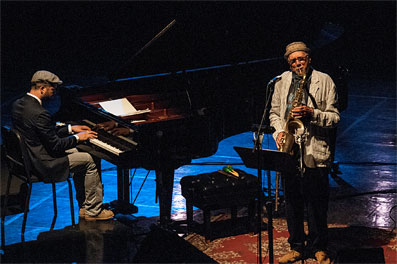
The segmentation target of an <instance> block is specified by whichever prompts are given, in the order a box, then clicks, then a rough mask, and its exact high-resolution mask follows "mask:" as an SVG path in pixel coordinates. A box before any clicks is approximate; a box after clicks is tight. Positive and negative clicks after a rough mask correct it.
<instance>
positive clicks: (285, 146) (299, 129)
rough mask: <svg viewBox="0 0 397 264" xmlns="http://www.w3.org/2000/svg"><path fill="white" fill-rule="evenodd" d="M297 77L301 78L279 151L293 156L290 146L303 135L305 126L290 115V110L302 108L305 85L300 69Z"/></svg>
mask: <svg viewBox="0 0 397 264" xmlns="http://www.w3.org/2000/svg"><path fill="white" fill-rule="evenodd" d="M298 73H299V75H301V76H302V80H301V81H300V84H299V87H298V89H297V91H296V93H295V97H294V101H293V102H292V106H291V109H290V111H289V113H288V116H287V121H286V122H285V126H284V135H283V137H282V138H281V142H280V143H281V146H280V149H279V150H280V151H281V152H286V153H289V154H290V155H293V154H294V153H293V151H292V146H293V145H294V143H295V137H296V136H300V135H303V133H304V132H305V125H304V124H303V122H302V120H300V119H298V118H294V117H293V115H292V109H294V108H295V107H298V106H302V100H303V95H304V90H303V89H304V85H305V83H306V73H305V72H303V73H302V69H301V70H299V72H298Z"/></svg>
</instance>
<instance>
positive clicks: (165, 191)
mask: <svg viewBox="0 0 397 264" xmlns="http://www.w3.org/2000/svg"><path fill="white" fill-rule="evenodd" d="M156 181H157V191H158V194H159V204H160V225H161V226H162V227H166V226H167V225H168V224H169V223H170V222H171V204H172V191H173V187H174V168H161V169H157V170H156Z"/></svg>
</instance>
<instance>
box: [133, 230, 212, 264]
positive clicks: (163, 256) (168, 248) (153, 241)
mask: <svg viewBox="0 0 397 264" xmlns="http://www.w3.org/2000/svg"><path fill="white" fill-rule="evenodd" d="M133 262H134V263H217V262H216V261H214V260H213V259H212V258H210V257H209V256H207V255H205V254H204V253H202V252H201V251H200V250H198V249H197V248H196V247H194V246H193V245H191V244H190V243H189V242H187V241H185V240H184V239H183V238H181V237H179V236H178V235H177V234H176V233H174V232H171V231H168V230H164V229H162V228H159V227H155V228H153V229H152V230H151V231H150V232H149V234H148V235H147V236H146V238H145V239H144V240H143V241H142V244H141V246H140V248H139V250H138V252H137V254H136V255H135V257H134V261H133Z"/></svg>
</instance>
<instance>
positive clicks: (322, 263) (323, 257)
mask: <svg viewBox="0 0 397 264" xmlns="http://www.w3.org/2000/svg"><path fill="white" fill-rule="evenodd" d="M314 256H315V257H316V260H317V262H318V264H330V263H331V260H330V259H329V257H328V255H327V253H325V252H324V251H317V252H316V254H314Z"/></svg>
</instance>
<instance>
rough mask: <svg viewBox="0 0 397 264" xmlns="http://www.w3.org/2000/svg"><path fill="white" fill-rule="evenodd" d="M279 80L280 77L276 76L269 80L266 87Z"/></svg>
mask: <svg viewBox="0 0 397 264" xmlns="http://www.w3.org/2000/svg"><path fill="white" fill-rule="evenodd" d="M280 79H281V75H277V76H276V77H274V78H273V79H271V80H270V81H269V82H268V83H267V86H270V85H272V84H273V83H275V82H277V81H278V80H280Z"/></svg>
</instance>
